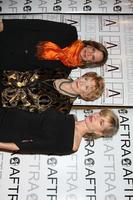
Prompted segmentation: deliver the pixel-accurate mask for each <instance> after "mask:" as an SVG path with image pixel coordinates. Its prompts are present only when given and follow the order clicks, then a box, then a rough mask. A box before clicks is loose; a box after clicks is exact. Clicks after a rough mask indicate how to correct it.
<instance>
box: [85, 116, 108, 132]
mask: <svg viewBox="0 0 133 200" xmlns="http://www.w3.org/2000/svg"><path fill="white" fill-rule="evenodd" d="M85 123H86V126H87V127H88V130H89V131H91V132H92V133H96V134H97V135H99V136H102V135H103V131H104V130H105V129H107V128H109V127H110V123H109V122H108V120H107V119H106V117H104V116H101V115H100V113H99V112H97V113H94V114H92V115H90V116H88V117H86V118H85Z"/></svg>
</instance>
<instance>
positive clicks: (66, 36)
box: [0, 19, 78, 75]
mask: <svg viewBox="0 0 133 200" xmlns="http://www.w3.org/2000/svg"><path fill="white" fill-rule="evenodd" d="M3 24H4V31H3V32H1V33H0V69H1V70H12V69H14V70H19V71H25V70H33V69H36V68H40V67H42V68H44V67H45V68H48V69H49V70H53V71H54V70H55V68H56V67H58V68H59V70H64V71H65V72H66V73H67V74H68V75H69V74H70V72H71V70H72V69H74V68H69V67H66V66H64V65H63V63H62V62H60V61H56V60H54V61H50V60H38V59H37V57H36V46H37V44H38V43H39V42H40V41H51V42H54V43H56V44H58V45H59V46H60V47H61V48H64V47H66V46H68V45H70V44H71V43H72V42H74V41H76V40H77V39H78V37H77V30H76V28H75V27H74V26H72V25H70V24H66V23H60V22H52V21H47V20H35V19H34V20H30V19H26V20H21V19H12V20H10V19H9V20H6V19H3ZM77 67H78V66H77Z"/></svg>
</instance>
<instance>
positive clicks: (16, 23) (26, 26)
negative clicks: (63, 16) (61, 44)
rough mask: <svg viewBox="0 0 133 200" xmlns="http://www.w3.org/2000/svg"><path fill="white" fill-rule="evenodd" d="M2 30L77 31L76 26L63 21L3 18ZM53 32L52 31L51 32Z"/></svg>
mask: <svg viewBox="0 0 133 200" xmlns="http://www.w3.org/2000/svg"><path fill="white" fill-rule="evenodd" d="M3 24H4V30H5V31H7V30H16V31H20V30H21V31H22V30H42V31H46V30H47V31H52V30H53V31H55V32H56V30H59V29H61V30H64V32H65V31H66V32H67V31H68V30H73V31H75V32H77V30H76V28H75V27H74V26H72V25H71V24H67V23H63V22H55V21H49V20H40V19H3ZM53 34H54V33H53Z"/></svg>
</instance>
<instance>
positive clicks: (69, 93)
mask: <svg viewBox="0 0 133 200" xmlns="http://www.w3.org/2000/svg"><path fill="white" fill-rule="evenodd" d="M70 82H72V80H67V81H62V82H61V83H60V84H59V86H58V88H59V90H60V91H62V92H63V93H64V94H65V95H68V96H70V97H73V98H75V97H77V95H76V94H73V93H71V92H67V91H66V90H64V89H62V88H61V87H62V85H63V84H64V83H70ZM54 87H55V88H56V89H57V87H56V85H55V83H54ZM60 91H59V92H60Z"/></svg>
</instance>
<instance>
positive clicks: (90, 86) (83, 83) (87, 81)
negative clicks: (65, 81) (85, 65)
mask: <svg viewBox="0 0 133 200" xmlns="http://www.w3.org/2000/svg"><path fill="white" fill-rule="evenodd" d="M71 87H72V90H73V91H74V93H75V94H77V95H80V96H81V97H84V96H87V94H89V93H91V92H92V91H94V90H95V88H96V82H95V80H94V79H93V78H92V77H89V76H81V77H80V78H77V79H76V80H74V81H73V82H72V86H71Z"/></svg>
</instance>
